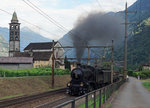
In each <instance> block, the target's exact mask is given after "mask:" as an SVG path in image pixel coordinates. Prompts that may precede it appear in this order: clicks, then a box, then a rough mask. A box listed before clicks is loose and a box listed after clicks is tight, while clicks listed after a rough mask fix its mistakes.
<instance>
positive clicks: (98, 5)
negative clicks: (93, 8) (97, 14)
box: [96, 0, 102, 8]
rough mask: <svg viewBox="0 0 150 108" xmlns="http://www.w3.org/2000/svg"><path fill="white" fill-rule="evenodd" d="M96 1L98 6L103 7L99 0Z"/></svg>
mask: <svg viewBox="0 0 150 108" xmlns="http://www.w3.org/2000/svg"><path fill="white" fill-rule="evenodd" d="M96 2H97V4H98V6H99V7H100V8H102V6H101V4H100V2H99V1H98V0H96Z"/></svg>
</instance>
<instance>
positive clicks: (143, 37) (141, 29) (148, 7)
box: [60, 0, 150, 68]
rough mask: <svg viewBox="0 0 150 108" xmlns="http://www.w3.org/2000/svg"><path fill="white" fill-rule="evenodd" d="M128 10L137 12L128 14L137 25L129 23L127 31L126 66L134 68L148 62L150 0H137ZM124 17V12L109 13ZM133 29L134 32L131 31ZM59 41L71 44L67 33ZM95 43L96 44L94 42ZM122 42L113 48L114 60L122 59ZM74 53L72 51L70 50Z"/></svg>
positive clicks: (149, 56) (149, 52)
mask: <svg viewBox="0 0 150 108" xmlns="http://www.w3.org/2000/svg"><path fill="white" fill-rule="evenodd" d="M128 11H136V12H137V13H136V14H135V13H131V14H128V21H129V22H136V23H137V24H138V25H130V26H129V31H128V66H129V68H130V67H132V68H135V67H136V66H138V65H140V64H143V63H145V62H150V50H149V47H150V26H149V24H150V18H149V17H150V0H141V6H140V0H137V1H136V2H135V3H134V4H133V5H131V6H130V7H128ZM109 14H114V15H118V16H121V17H122V18H124V12H123V11H120V12H117V13H113V12H111V13H109ZM133 30H135V32H136V34H134V33H133ZM60 41H62V42H63V43H62V44H64V45H72V44H71V43H70V41H71V39H70V37H69V35H68V34H66V35H64V36H63V37H62V38H61V39H60ZM95 45H96V44H95ZM123 50H124V46H123V43H122V44H121V45H120V46H117V47H116V48H115V54H114V55H115V60H116V61H123V52H124V51H123ZM72 53H74V52H72ZM85 55H87V54H85Z"/></svg>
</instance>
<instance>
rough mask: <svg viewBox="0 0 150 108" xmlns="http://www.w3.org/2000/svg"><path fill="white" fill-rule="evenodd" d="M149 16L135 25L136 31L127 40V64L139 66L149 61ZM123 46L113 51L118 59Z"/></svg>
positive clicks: (121, 55)
mask: <svg viewBox="0 0 150 108" xmlns="http://www.w3.org/2000/svg"><path fill="white" fill-rule="evenodd" d="M149 48H150V18H148V19H146V20H144V21H142V23H140V24H139V25H138V26H137V29H136V33H135V35H134V36H133V37H131V38H130V39H129V40H128V66H129V68H130V67H132V68H134V67H136V66H139V65H141V64H143V63H145V62H149V61H150V50H149ZM123 53H124V51H123V47H121V48H120V49H118V50H117V51H116V52H115V55H116V56H115V58H116V60H118V61H121V60H123Z"/></svg>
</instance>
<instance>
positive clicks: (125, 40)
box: [123, 3, 128, 79]
mask: <svg viewBox="0 0 150 108" xmlns="http://www.w3.org/2000/svg"><path fill="white" fill-rule="evenodd" d="M127 26H128V24H127V3H126V5H125V39H124V73H123V77H124V79H126V75H127V29H128V28H127Z"/></svg>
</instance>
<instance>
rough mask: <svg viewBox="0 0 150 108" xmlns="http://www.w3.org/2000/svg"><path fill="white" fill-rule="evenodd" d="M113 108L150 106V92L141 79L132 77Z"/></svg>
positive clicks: (146, 107)
mask: <svg viewBox="0 0 150 108" xmlns="http://www.w3.org/2000/svg"><path fill="white" fill-rule="evenodd" d="M111 108H150V92H149V91H148V90H146V89H145V88H144V87H143V86H142V84H141V81H139V80H137V79H136V78H132V77H130V78H129V81H128V82H127V83H126V84H125V85H124V87H123V88H122V89H121V90H120V91H119V93H118V95H117V97H116V98H115V99H114V101H113V102H112V107H111Z"/></svg>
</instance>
